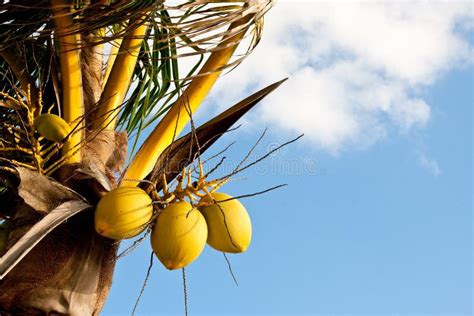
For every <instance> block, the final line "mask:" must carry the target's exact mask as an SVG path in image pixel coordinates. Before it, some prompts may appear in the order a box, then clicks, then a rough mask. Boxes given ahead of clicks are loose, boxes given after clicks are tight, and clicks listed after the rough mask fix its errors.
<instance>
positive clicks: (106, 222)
mask: <svg viewBox="0 0 474 316" xmlns="http://www.w3.org/2000/svg"><path fill="white" fill-rule="evenodd" d="M152 215H153V206H152V200H151V198H150V197H149V196H148V194H147V193H146V192H145V191H143V190H142V189H140V188H138V187H119V188H116V189H113V190H111V191H110V192H108V193H107V194H106V195H105V196H104V197H102V199H101V200H100V201H99V204H97V208H96V210H95V229H96V231H97V232H98V233H99V234H100V235H102V236H104V237H108V238H111V239H125V238H131V237H134V236H136V235H138V234H140V233H141V232H142V231H143V230H145V228H146V227H147V224H148V223H149V221H150V220H151V217H152Z"/></svg>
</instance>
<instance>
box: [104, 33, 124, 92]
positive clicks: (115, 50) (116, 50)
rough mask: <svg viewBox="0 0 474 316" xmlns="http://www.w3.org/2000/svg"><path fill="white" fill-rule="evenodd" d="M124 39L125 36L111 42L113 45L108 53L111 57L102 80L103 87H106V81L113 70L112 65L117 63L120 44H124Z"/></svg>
mask: <svg viewBox="0 0 474 316" xmlns="http://www.w3.org/2000/svg"><path fill="white" fill-rule="evenodd" d="M122 41H123V38H117V39H114V40H113V41H112V43H111V44H110V45H111V46H112V47H111V48H110V52H109V54H108V55H109V58H108V59H107V66H106V68H105V72H104V77H103V80H102V88H104V87H105V83H106V82H107V80H108V79H109V76H110V72H111V71H112V66H113V65H114V63H115V59H116V58H117V55H118V53H119V48H120V45H121V44H122Z"/></svg>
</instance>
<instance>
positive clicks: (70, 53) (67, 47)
mask: <svg viewBox="0 0 474 316" xmlns="http://www.w3.org/2000/svg"><path fill="white" fill-rule="evenodd" d="M51 6H52V9H53V12H54V22H55V25H56V35H57V40H58V46H59V62H60V66H61V67H60V68H61V83H62V94H63V100H62V109H63V118H64V120H65V121H66V122H68V123H73V122H74V126H73V128H75V132H74V133H73V134H72V135H70V136H69V139H68V140H67V142H66V143H65V144H64V146H63V149H62V152H63V156H66V155H68V153H70V151H71V150H72V149H73V148H76V149H75V152H74V154H72V155H70V157H69V158H68V161H67V163H78V162H80V161H81V159H82V152H81V150H80V148H81V145H80V144H81V142H82V139H83V134H84V128H83V126H82V125H83V124H82V123H81V120H82V117H83V115H84V101H83V94H82V93H83V92H82V74H81V62H80V55H79V49H78V46H79V34H68V33H71V32H72V30H73V28H72V27H73V23H74V22H73V20H72V16H71V12H70V7H71V5H70V4H69V2H68V1H64V0H51ZM76 125H77V127H76ZM77 148H79V150H77Z"/></svg>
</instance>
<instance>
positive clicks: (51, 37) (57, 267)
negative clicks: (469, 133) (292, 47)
mask: <svg viewBox="0 0 474 316" xmlns="http://www.w3.org/2000/svg"><path fill="white" fill-rule="evenodd" d="M271 4H272V3H271V1H266V0H251V1H215V0H202V1H201V0H197V1H196V0H195V1H169V2H164V1H157V0H153V1H152V0H133V1H132V0H128V1H122V0H75V1H71V0H37V1H27V0H1V1H0V21H1V23H2V25H1V27H0V72H1V78H2V79H1V89H0V137H1V138H0V256H1V257H0V314H2V315H3V314H4V313H5V314H7V315H10V314H17V313H18V314H25V313H26V314H49V313H51V314H69V315H97V314H98V313H99V312H100V310H101V308H102V306H103V304H104V302H105V300H106V298H107V295H108V291H109V288H110V286H111V282H112V275H113V271H114V266H115V262H116V259H117V248H118V244H119V243H118V242H117V241H115V240H112V239H108V238H105V237H103V236H101V235H99V234H98V233H97V232H96V230H95V229H94V209H95V206H96V205H97V203H98V201H99V200H100V199H101V198H102V197H103V196H104V195H105V194H106V193H107V192H108V191H110V190H111V189H113V188H115V187H121V186H130V187H136V186H139V187H141V188H142V189H143V190H145V191H146V192H147V193H149V194H150V196H152V198H156V196H154V194H155V193H157V192H160V191H161V189H162V188H163V186H164V185H165V184H166V182H167V181H170V180H172V179H173V178H174V177H176V176H177V175H179V174H180V173H181V172H182V170H183V168H185V167H186V166H187V165H189V164H190V163H192V162H193V161H194V157H196V155H199V154H200V153H202V152H203V151H205V150H206V149H207V148H208V147H209V146H210V145H211V144H212V143H213V142H214V141H215V140H216V139H217V138H218V137H219V136H220V135H222V134H223V133H224V132H225V131H226V130H227V129H229V128H230V127H231V126H232V125H233V123H234V122H235V121H236V120H238V118H240V117H241V116H242V115H243V114H245V113H246V112H247V111H248V110H249V109H250V108H251V107H252V106H253V105H254V104H256V103H257V102H258V101H259V100H260V99H262V98H263V97H264V96H265V95H267V94H268V93H269V92H271V91H272V90H273V89H275V88H276V87H277V86H278V85H279V84H280V82H278V83H276V84H274V85H271V86H269V87H267V88H265V89H263V90H261V91H259V92H257V93H255V94H254V95H252V96H250V97H249V98H247V99H245V100H243V101H242V102H239V103H238V104H236V105H235V106H233V107H231V108H229V109H228V110H227V111H225V112H224V113H222V114H220V115H218V116H217V117H215V118H213V119H211V120H209V121H208V122H207V123H206V124H204V125H202V126H200V127H198V128H194V126H193V128H192V132H191V133H190V134H187V135H184V136H183V137H181V138H178V135H179V134H180V132H181V131H182V130H183V128H184V127H185V126H186V124H188V123H189V122H190V121H192V113H194V112H195V111H196V110H197V108H198V107H199V105H200V104H201V103H202V101H203V100H204V98H205V97H206V95H207V94H208V92H209V91H210V89H211V88H212V86H213V84H214V82H215V81H216V80H217V79H218V77H219V75H220V74H221V72H222V71H223V70H224V69H232V68H233V67H234V66H236V65H237V64H238V63H239V62H240V60H241V59H242V58H243V57H244V56H245V55H246V54H245V53H244V54H243V55H241V56H240V57H238V56H237V57H236V56H234V52H235V49H236V47H237V46H238V45H239V43H240V42H245V43H246V44H245V45H247V50H246V52H247V53H249V52H250V51H251V49H252V48H253V47H254V46H255V45H256V44H257V43H258V40H259V38H260V34H261V29H262V16H263V14H264V13H265V12H266V11H267V10H268V9H269V8H270V6H271ZM189 60H192V62H189ZM183 65H185V66H187V67H185V68H186V73H183V70H182V68H183ZM190 65H191V66H190ZM146 128H149V129H151V130H152V131H151V133H150V134H149V135H148V137H147V138H146V139H145V141H144V142H143V144H142V145H141V147H140V148H139V149H138V148H137V146H138V145H137V144H138V140H139V137H140V136H141V134H142V131H144V130H145V129H146ZM127 148H131V149H132V152H133V153H134V154H133V155H130V156H129V157H128V158H129V162H128V164H127V165H126V161H127ZM135 149H138V150H135ZM154 207H158V206H156V205H155V206H154Z"/></svg>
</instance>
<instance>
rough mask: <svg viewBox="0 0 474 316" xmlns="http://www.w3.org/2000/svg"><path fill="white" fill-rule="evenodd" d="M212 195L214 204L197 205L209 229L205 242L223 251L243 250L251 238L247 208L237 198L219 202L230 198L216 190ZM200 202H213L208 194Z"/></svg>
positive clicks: (235, 251) (250, 224)
mask: <svg viewBox="0 0 474 316" xmlns="http://www.w3.org/2000/svg"><path fill="white" fill-rule="evenodd" d="M212 197H213V199H214V200H215V201H216V204H211V205H209V206H201V207H199V210H200V211H201V213H202V214H203V215H204V217H205V219H206V223H207V227H208V229H209V234H208V237H207V243H208V244H209V246H211V247H212V248H214V249H216V250H219V251H223V252H230V253H240V252H244V251H245V250H247V248H248V246H249V244H250V240H251V239H252V223H251V221H250V216H249V214H248V213H247V210H246V209H245V207H244V206H243V205H242V203H240V202H239V201H238V200H237V199H233V200H229V201H226V202H219V201H224V200H227V199H231V198H232V197H231V196H230V195H228V194H225V193H219V192H216V193H212ZM201 202H204V203H213V201H212V199H211V198H210V197H208V196H206V197H204V198H203V199H202V201H201Z"/></svg>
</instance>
